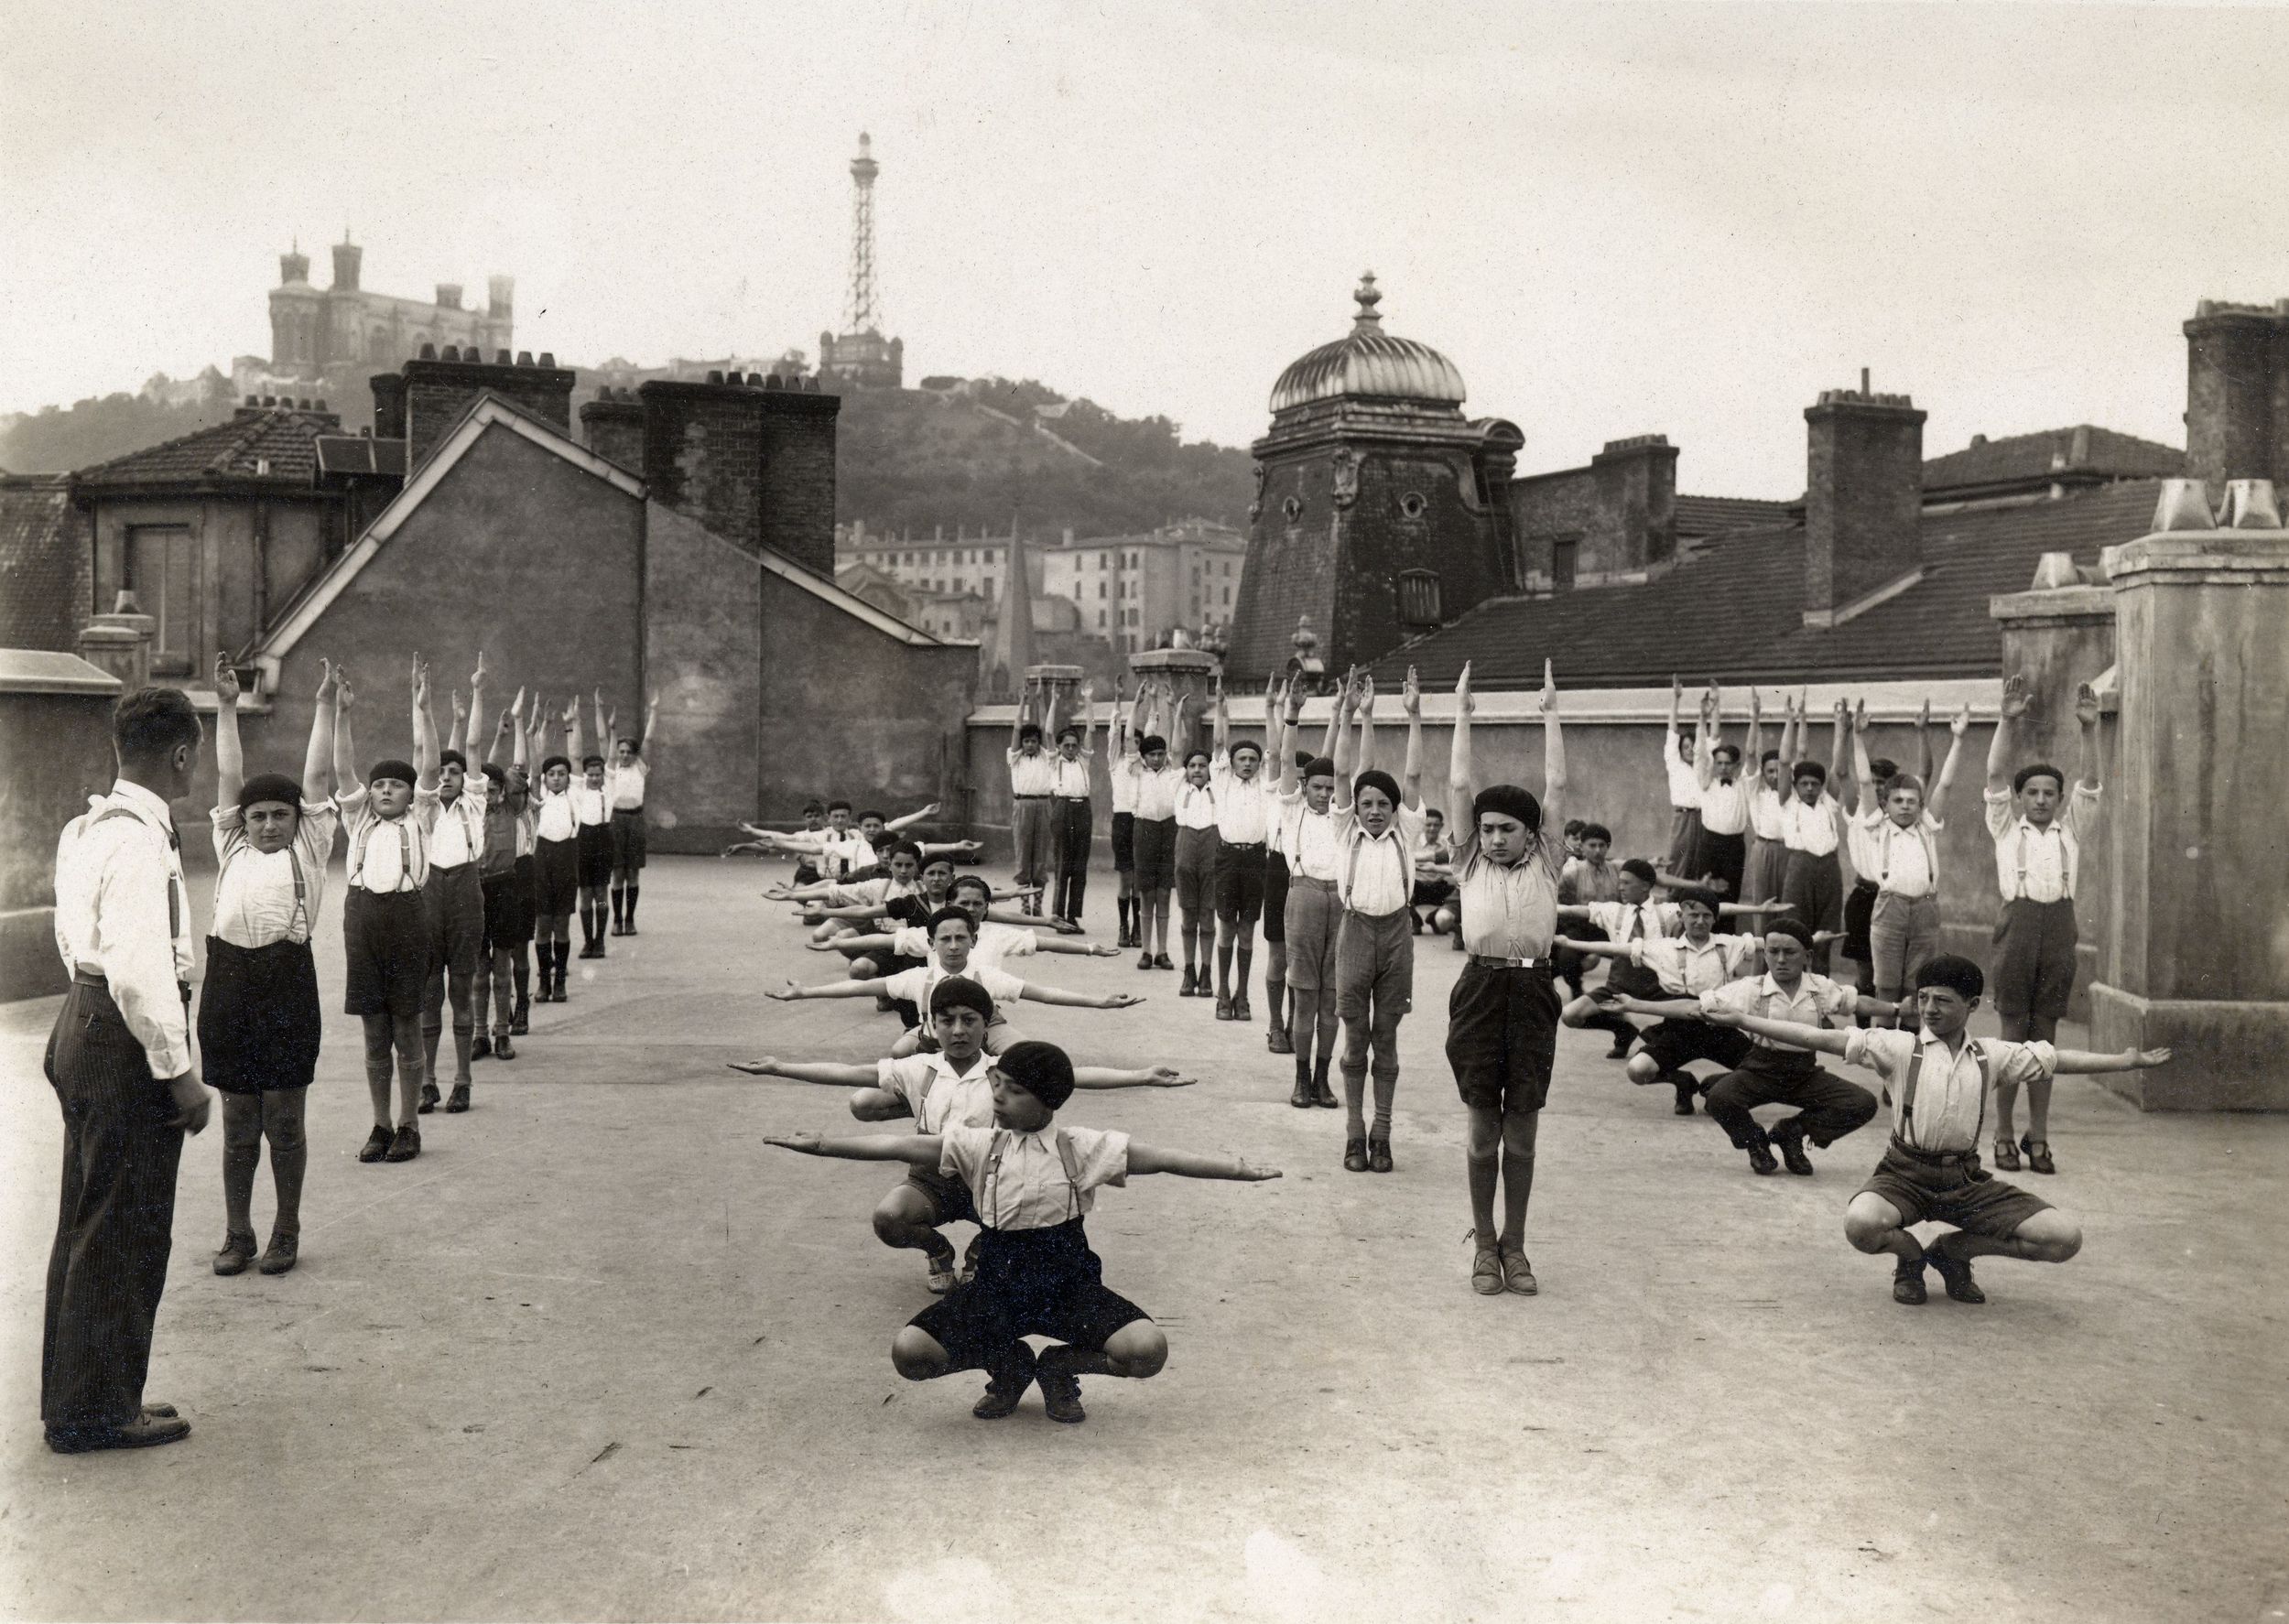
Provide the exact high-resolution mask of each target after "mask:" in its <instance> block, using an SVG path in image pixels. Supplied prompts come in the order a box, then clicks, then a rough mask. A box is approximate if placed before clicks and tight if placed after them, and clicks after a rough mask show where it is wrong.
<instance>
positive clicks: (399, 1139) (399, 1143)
mask: <svg viewBox="0 0 2289 1624" xmlns="http://www.w3.org/2000/svg"><path fill="white" fill-rule="evenodd" d="M420 1153H421V1130H420V1129H418V1128H417V1127H415V1126H414V1125H413V1124H412V1123H410V1122H408V1123H407V1124H406V1125H405V1126H404V1127H402V1128H400V1129H398V1130H397V1131H396V1134H395V1135H393V1136H392V1137H391V1139H390V1142H389V1151H388V1153H387V1154H385V1155H384V1156H383V1157H382V1160H383V1161H385V1162H410V1161H412V1160H413V1159H414V1158H415V1157H416V1156H418V1155H419V1154H420Z"/></svg>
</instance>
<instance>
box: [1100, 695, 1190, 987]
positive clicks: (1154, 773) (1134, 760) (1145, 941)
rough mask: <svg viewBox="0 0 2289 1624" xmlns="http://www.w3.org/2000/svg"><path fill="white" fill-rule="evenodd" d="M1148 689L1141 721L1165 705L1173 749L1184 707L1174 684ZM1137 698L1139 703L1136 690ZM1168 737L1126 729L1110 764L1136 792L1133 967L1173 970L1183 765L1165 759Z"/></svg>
mask: <svg viewBox="0 0 2289 1624" xmlns="http://www.w3.org/2000/svg"><path fill="white" fill-rule="evenodd" d="M1146 687H1147V688H1150V690H1151V692H1152V695H1153V698H1152V703H1151V705H1150V706H1148V707H1146V710H1145V714H1146V718H1147V720H1146V722H1145V724H1144V725H1145V726H1146V727H1148V728H1150V727H1152V726H1154V725H1155V722H1154V720H1153V719H1154V718H1155V715H1156V714H1157V713H1158V712H1160V711H1161V710H1163V709H1165V710H1166V716H1167V720H1166V722H1163V723H1160V724H1158V725H1161V726H1166V728H1167V729H1168V730H1169V731H1170V733H1173V734H1174V735H1175V740H1174V742H1175V743H1176V744H1177V747H1178V749H1182V747H1183V744H1184V708H1183V706H1182V705H1181V704H1180V703H1178V701H1177V692H1176V689H1175V688H1173V687H1169V686H1168V684H1166V683H1165V682H1164V683H1162V684H1160V685H1159V686H1158V687H1156V688H1153V687H1151V685H1149V684H1147V685H1146ZM1138 703H1139V704H1140V705H1143V704H1144V692H1143V691H1140V692H1139V694H1138ZM1170 742H1171V741H1170V739H1169V738H1168V737H1167V736H1166V735H1164V734H1161V733H1158V732H1152V731H1148V732H1146V733H1145V734H1144V736H1143V737H1142V738H1139V737H1137V736H1135V735H1134V734H1132V735H1131V736H1130V738H1129V740H1128V744H1127V752H1126V753H1125V754H1123V756H1122V758H1121V760H1120V763H1119V764H1118V765H1116V766H1115V767H1114V769H1113V771H1115V772H1116V773H1121V774H1126V775H1127V776H1128V778H1129V779H1130V781H1131V783H1132V784H1133V785H1134V788H1135V791H1136V896H1137V907H1138V909H1139V913H1138V915H1137V917H1138V929H1137V948H1138V952H1137V959H1136V968H1137V969H1176V968H1177V967H1176V963H1175V961H1174V960H1172V959H1171V958H1169V957H1168V893H1170V892H1171V891H1173V890H1175V889H1176V884H1177V793H1178V791H1179V790H1180V789H1182V787H1183V785H1184V769H1183V768H1181V767H1179V766H1177V765H1176V764H1175V763H1173V762H1172V761H1171V760H1170V759H1169V753H1168V747H1169V744H1170Z"/></svg>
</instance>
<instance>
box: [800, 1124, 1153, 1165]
mask: <svg viewBox="0 0 2289 1624" xmlns="http://www.w3.org/2000/svg"><path fill="white" fill-rule="evenodd" d="M764 1143H765V1144H775V1145H777V1146H778V1147H779V1148H780V1149H781V1150H783V1151H794V1152H795V1153H797V1154H799V1155H805V1156H832V1157H834V1158H835V1159H837V1160H838V1161H843V1162H904V1163H906V1164H908V1165H910V1166H914V1167H935V1166H937V1165H938V1157H939V1155H940V1154H941V1153H942V1149H943V1147H944V1145H945V1140H944V1139H943V1138H941V1137H940V1136H939V1135H938V1134H935V1133H851V1134H845V1135H842V1136H841V1137H840V1138H834V1139H830V1138H829V1137H828V1136H827V1135H826V1134H824V1133H787V1134H775V1135H773V1136H771V1137H769V1138H766V1139H765V1141H764ZM1129 1171H1130V1172H1132V1173H1134V1172H1135V1171H1136V1161H1135V1155H1134V1152H1132V1153H1131V1154H1130V1160H1129Z"/></svg>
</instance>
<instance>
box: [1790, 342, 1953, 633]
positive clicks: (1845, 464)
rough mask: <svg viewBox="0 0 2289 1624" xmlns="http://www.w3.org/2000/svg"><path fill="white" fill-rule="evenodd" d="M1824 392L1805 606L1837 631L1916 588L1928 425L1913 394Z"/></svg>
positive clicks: (1814, 434) (1813, 445)
mask: <svg viewBox="0 0 2289 1624" xmlns="http://www.w3.org/2000/svg"><path fill="white" fill-rule="evenodd" d="M1860 383H1861V386H1860V388H1858V389H1824V390H1822V391H1821V392H1820V399H1819V402H1818V404H1817V405H1814V406H1806V408H1805V414H1804V416H1805V422H1806V425H1807V426H1808V434H1807V440H1808V447H1807V467H1806V481H1805V600H1804V618H1805V623H1806V625H1808V626H1833V625H1837V624H1839V623H1842V622H1844V621H1848V620H1850V619H1851V618H1852V617H1853V616H1854V615H1856V614H1858V613H1860V612H1861V611H1862V610H1864V609H1868V608H1871V607H1873V605H1874V604H1875V603H1878V602H1881V601H1882V600H1883V598H1884V597H1886V596H1888V595H1889V594H1888V592H1887V591H1886V590H1885V589H1887V588H1894V587H1903V588H1904V587H1905V586H1908V585H1910V584H1912V583H1913V582H1914V580H1915V578H1916V573H1917V571H1918V569H1919V568H1920V567H1921V565H1922V562H1923V538H1922V522H1923V505H1924V418H1925V414H1924V413H1922V412H1919V411H1917V410H1916V409H1915V402H1914V401H1913V400H1911V399H1910V398H1909V397H1908V396H1906V395H1878V394H1875V393H1874V392H1873V391H1871V390H1870V389H1869V388H1868V387H1867V374H1865V373H1862V374H1860Z"/></svg>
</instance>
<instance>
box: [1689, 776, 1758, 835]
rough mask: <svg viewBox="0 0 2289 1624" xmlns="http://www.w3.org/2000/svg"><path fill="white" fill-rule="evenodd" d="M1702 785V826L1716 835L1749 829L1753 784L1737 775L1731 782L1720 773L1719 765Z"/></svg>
mask: <svg viewBox="0 0 2289 1624" xmlns="http://www.w3.org/2000/svg"><path fill="white" fill-rule="evenodd" d="M1709 771H1710V774H1711V776H1710V778H1709V782H1708V783H1707V784H1704V785H1701V786H1700V788H1701V827H1702V828H1705V829H1707V830H1708V831H1709V833H1710V834H1712V835H1739V834H1745V833H1747V832H1748V828H1749V786H1748V785H1745V784H1743V783H1741V780H1740V779H1739V777H1737V776H1736V777H1735V778H1734V779H1733V780H1732V782H1731V783H1730V784H1728V783H1726V782H1725V781H1724V780H1723V779H1721V778H1719V777H1716V776H1715V775H1714V774H1715V772H1716V769H1715V768H1714V767H1711V768H1710V769H1709Z"/></svg>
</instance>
